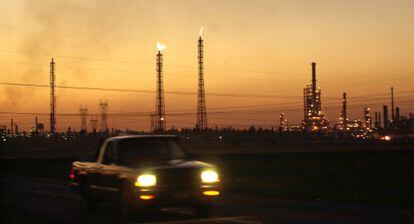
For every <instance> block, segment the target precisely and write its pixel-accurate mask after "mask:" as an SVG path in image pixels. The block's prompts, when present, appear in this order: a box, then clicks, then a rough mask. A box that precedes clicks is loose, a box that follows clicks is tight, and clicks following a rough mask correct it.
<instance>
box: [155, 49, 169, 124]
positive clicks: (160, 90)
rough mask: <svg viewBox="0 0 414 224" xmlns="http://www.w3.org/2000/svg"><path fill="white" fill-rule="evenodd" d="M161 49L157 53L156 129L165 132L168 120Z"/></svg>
mask: <svg viewBox="0 0 414 224" xmlns="http://www.w3.org/2000/svg"><path fill="white" fill-rule="evenodd" d="M162 56H163V55H162V53H161V50H158V54H157V69H156V70H157V98H156V101H157V102H156V108H155V110H156V118H157V121H156V126H155V131H157V132H164V131H165V129H166V126H167V125H166V120H165V104H164V87H163V81H162V68H163V60H162Z"/></svg>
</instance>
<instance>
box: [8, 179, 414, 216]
mask: <svg viewBox="0 0 414 224" xmlns="http://www.w3.org/2000/svg"><path fill="white" fill-rule="evenodd" d="M0 178H1V179H0V191H1V192H2V193H1V207H2V213H3V215H2V220H0V221H1V223H71V224H75V223H88V224H93V223H120V221H119V213H118V211H117V210H118V209H117V206H116V205H115V204H110V203H107V204H102V205H101V206H100V207H99V209H98V211H96V212H94V213H87V212H86V211H85V210H84V203H83V200H82V198H81V197H79V196H78V195H76V194H74V193H72V192H71V191H70V190H69V189H68V187H67V186H66V185H65V184H64V183H62V182H61V181H57V180H53V179H46V178H45V179H41V178H33V177H23V176H12V175H6V176H1V177H0ZM413 214H414V212H413V210H412V209H409V208H396V207H386V206H379V205H364V204H352V203H346V204H344V203H335V202H326V201H324V200H322V199H319V200H315V201H309V200H292V199H281V198H269V197H246V196H242V195H237V194H234V195H233V194H230V193H227V194H225V195H223V198H222V200H221V201H220V202H219V203H218V204H217V205H216V207H215V209H214V213H213V216H212V217H210V218H198V217H197V216H195V215H194V214H193V212H192V211H191V210H189V209H185V208H169V209H168V208H167V209H162V210H161V211H159V212H154V213H151V214H142V215H139V216H136V217H134V218H132V219H131V220H130V221H128V222H127V223H131V224H132V223H153V224H155V223H157V224H161V223H162V224H167V223H168V224H182V223H244V224H254V223H294V224H298V223H304V224H310V223H312V224H313V223H414V215H413Z"/></svg>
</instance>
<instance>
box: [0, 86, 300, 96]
mask: <svg viewBox="0 0 414 224" xmlns="http://www.w3.org/2000/svg"><path fill="white" fill-rule="evenodd" d="M0 85H9V86H25V87H40V88H49V85H47V84H35V83H16V82H0ZM55 87H56V88H60V89H78V90H95V91H110V92H129V93H151V94H153V93H156V91H152V90H139V89H120V88H119V89H118V88H102V87H87V86H63V85H56V86H55ZM166 93H168V94H175V95H197V92H184V91H168V92H166ZM206 95H209V96H216V97H249V98H275V97H284V98H289V97H290V98H297V97H300V96H289V95H272V94H268V95H256V94H242V93H233V94H227V93H208V94H206Z"/></svg>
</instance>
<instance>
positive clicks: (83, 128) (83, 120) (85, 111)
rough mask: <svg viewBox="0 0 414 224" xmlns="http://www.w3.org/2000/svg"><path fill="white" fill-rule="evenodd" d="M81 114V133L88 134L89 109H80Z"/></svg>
mask: <svg viewBox="0 0 414 224" xmlns="http://www.w3.org/2000/svg"><path fill="white" fill-rule="evenodd" d="M79 114H80V118H81V128H80V130H81V131H84V132H87V127H86V118H87V115H88V108H87V107H82V106H81V107H80V108H79Z"/></svg>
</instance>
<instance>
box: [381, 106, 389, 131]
mask: <svg viewBox="0 0 414 224" xmlns="http://www.w3.org/2000/svg"><path fill="white" fill-rule="evenodd" d="M382 108H383V113H384V115H383V116H384V118H383V120H384V129H388V107H387V106H386V105H384V106H382Z"/></svg>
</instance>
